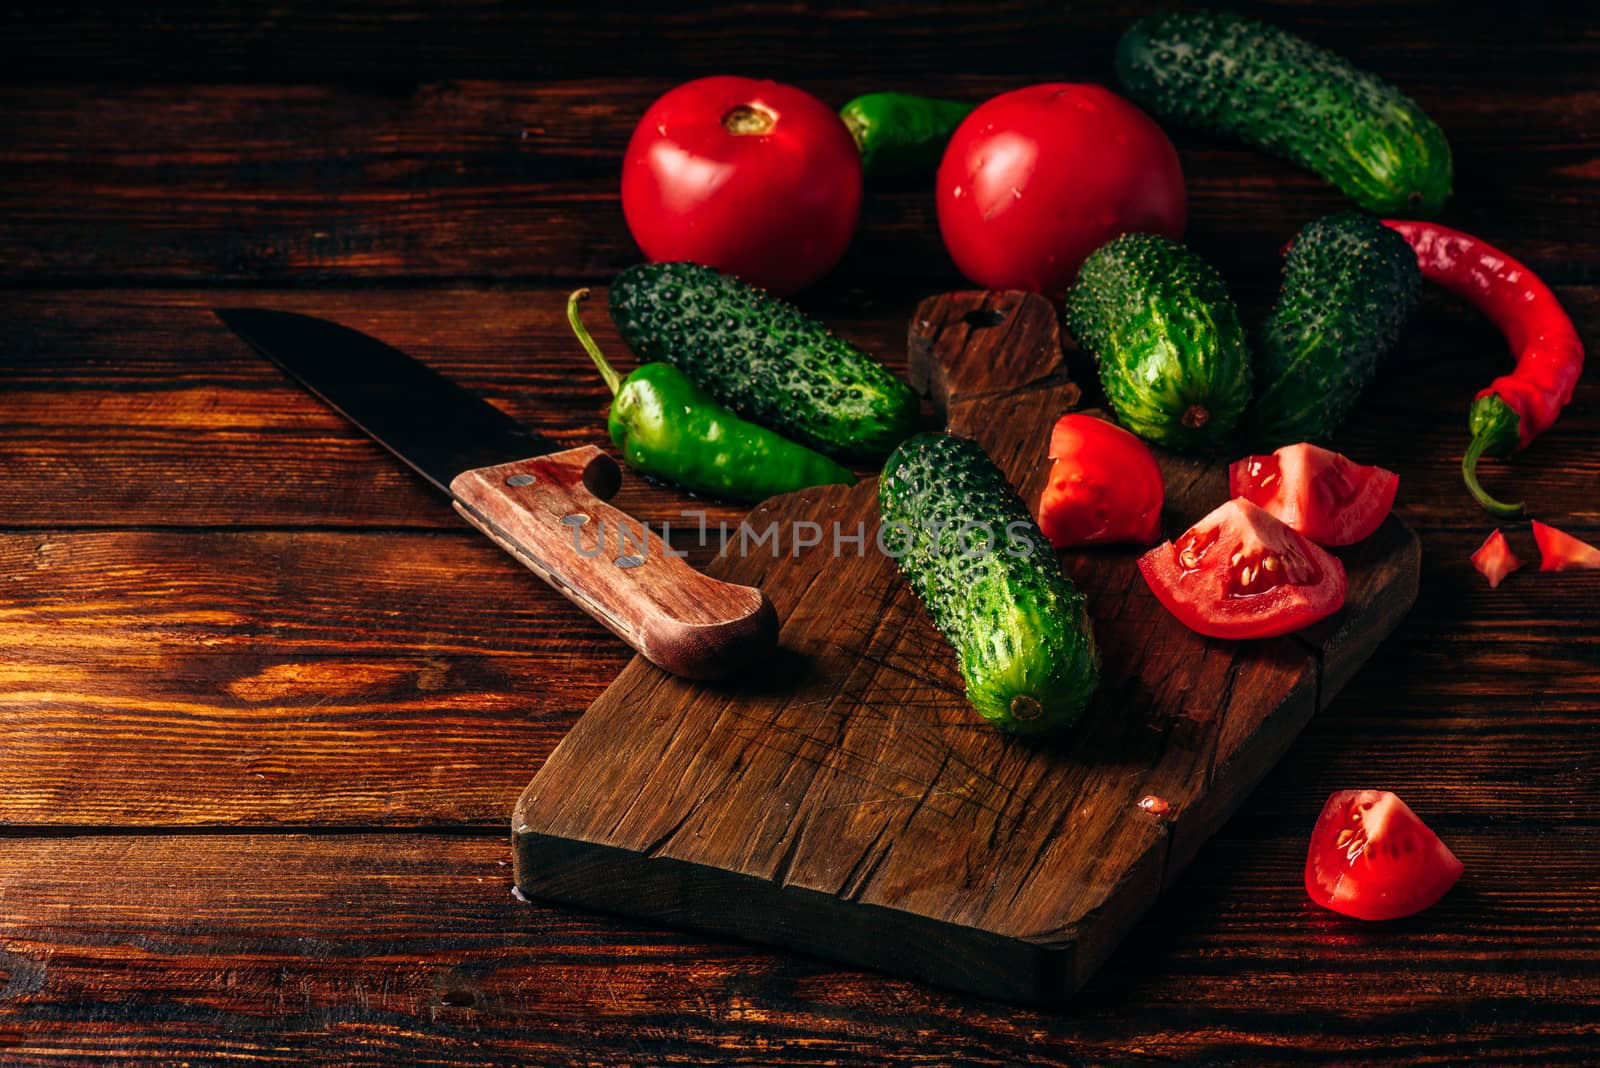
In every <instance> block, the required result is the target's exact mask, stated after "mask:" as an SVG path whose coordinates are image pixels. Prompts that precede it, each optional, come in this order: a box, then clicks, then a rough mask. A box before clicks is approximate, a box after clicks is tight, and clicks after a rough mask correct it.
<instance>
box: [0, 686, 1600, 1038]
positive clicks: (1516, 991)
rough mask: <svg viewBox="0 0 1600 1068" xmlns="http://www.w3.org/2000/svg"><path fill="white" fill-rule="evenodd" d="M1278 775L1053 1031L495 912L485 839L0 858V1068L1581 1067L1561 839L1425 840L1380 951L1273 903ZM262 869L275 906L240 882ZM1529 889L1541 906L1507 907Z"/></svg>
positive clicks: (781, 966) (506, 899)
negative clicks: (1261, 815)
mask: <svg viewBox="0 0 1600 1068" xmlns="http://www.w3.org/2000/svg"><path fill="white" fill-rule="evenodd" d="M1319 718H1320V717H1319ZM1312 729H1313V730H1315V729H1316V727H1315V725H1314V726H1313V728H1312ZM1294 774H1295V771H1294V770H1293V769H1292V768H1284V769H1280V771H1279V772H1277V773H1275V774H1274V775H1273V776H1272V777H1270V778H1269V780H1268V782H1267V783H1266V784H1265V785H1264V787H1263V794H1264V796H1263V797H1262V798H1261V800H1263V801H1264V802H1266V805H1265V806H1264V808H1265V810H1266V811H1267V812H1270V813H1274V815H1272V816H1271V817H1270V818H1268V819H1267V820H1265V821H1259V820H1257V821H1235V822H1234V823H1232V824H1230V825H1229V826H1228V827H1227V828H1226V829H1225V830H1224V831H1223V832H1222V834H1221V835H1220V836H1219V838H1218V839H1217V840H1216V842H1215V843H1213V845H1212V846H1210V847H1208V849H1207V850H1206V852H1205V853H1204V854H1203V855H1202V856H1201V858H1200V859H1199V860H1198V861H1197V862H1196V863H1195V865H1194V866H1193V867H1192V868H1191V869H1190V871H1189V872H1188V874H1186V875H1185V876H1184V877H1183V879H1182V880H1181V881H1180V883H1179V886H1178V887H1177V892H1176V893H1173V894H1170V895H1169V896H1168V898H1167V900H1166V902H1165V904H1164V907H1163V908H1162V909H1160V910H1158V911H1157V912H1155V913H1153V914H1152V916H1151V918H1150V920H1149V921H1148V922H1147V923H1146V924H1144V925H1142V926H1141V928H1140V929H1139V930H1138V931H1137V932H1136V933H1135V934H1134V935H1133V937H1132V938H1131V939H1130V940H1129V942H1128V943H1126V944H1125V945H1124V946H1123V948H1122V949H1121V950H1119V951H1118V952H1117V953H1115V954H1114V955H1113V956H1112V958H1111V960H1110V961H1109V962H1108V963H1107V965H1106V967H1105V968H1104V969H1102V970H1101V972H1100V973H1099V974H1098V975H1097V976H1096V977H1095V978H1094V979H1092V980H1091V981H1090V983H1089V985H1088V986H1087V987H1086V988H1085V989H1084V990H1083V991H1082V992H1081V993H1080V994H1079V996H1078V997H1077V998H1076V999H1075V1001H1074V1002H1073V1006H1072V1010H1071V1012H1069V1013H1040V1012H1035V1011H1029V1010H1024V1009H1017V1008H1013V1007H1010V1006H1004V1005H1000V1004H997V1003H994V1002H989V1001H984V1000H982V999H978V998H973V997H967V996H963V995H956V994H951V993H949V992H946V991H941V990H937V989H934V988H930V987H927V986H925V985H923V984H919V983H915V982H911V981H908V980H899V979H894V978H890V977H886V976H882V975H877V974H873V973H867V972H861V971H854V970H846V969H838V968H834V967H830V966H828V965H825V964H821V963H818V962H816V961H815V960H812V959H809V958H806V957H803V956H798V955H794V954H776V953H771V952H768V951H766V950H762V949H758V948H753V947H748V946H743V945H739V944H736V943H730V942H725V941H720V940H716V941H707V940H705V939H703V938H702V937H698V936H692V935H684V934H675V933H672V932H662V931H657V930H654V929H651V928H647V927H643V926H640V925H636V924H633V923H629V922H626V921H618V920H615V919H610V918H606V917H600V916H596V915H593V914H588V913H584V912H582V911H579V910H574V909H569V908H562V907H556V906H547V905H542V904H538V903H525V902H519V901H517V900H515V899H514V898H513V897H512V895H511V893H510V890H511V883H510V877H509V869H508V867H507V857H506V853H505V845H504V841H503V840H502V839H501V838H500V837H499V836H498V835H497V836H495V837H493V838H471V837H461V836H457V835H439V834H418V835H394V834H386V835H370V834H369V835H359V834H350V835H315V836H305V835H273V836H266V837H262V836H232V835H198V836H197V835H180V836H173V837H138V836H134V837H122V836H95V835H89V836H84V837H76V838H34V839H22V840H8V841H6V842H5V843H4V845H5V848H4V849H0V885H3V886H5V887H6V891H7V894H6V909H5V910H4V912H3V913H0V988H3V989H5V991H6V995H7V996H5V997H3V998H0V1060H4V1062H5V1063H6V1064H7V1066H8V1068H10V1066H12V1065H16V1066H19V1068H23V1066H26V1068H35V1066H41V1065H56V1064H60V1063H70V1062H71V1061H73V1060H84V1059H91V1058H98V1059H100V1060H101V1061H112V1062H114V1063H119V1064H166V1063H172V1062H173V1061H181V1060H187V1061H188V1062H190V1063H191V1064H220V1063H226V1062H228V1061H230V1060H232V1061H237V1060H241V1059H249V1060H251V1061H253V1062H256V1063H262V1064H272V1065H298V1064H305V1063H308V1062H318V1063H391V1062H404V1063H407V1064H446V1065H451V1064H477V1065H481V1064H505V1063H516V1064H592V1065H606V1066H610V1065H617V1064H641V1063H646V1064H658V1063H669V1064H671V1063H696V1064H704V1063H713V1062H714V1063H719V1064H722V1063H726V1064H736V1065H770V1064H772V1063H774V1062H775V1061H783V1062H789V1063H800V1064H817V1065H824V1064H840V1063H845V1064H893V1063H906V1064H919V1065H941V1064H972V1065H983V1066H995V1068H999V1066H1002V1065H1010V1064H1018V1063H1028V1064H1044V1065H1076V1064H1082V1063H1084V1062H1086V1061H1087V1062H1093V1063H1103V1062H1107V1061H1123V1060H1127V1061H1132V1062H1134V1063H1143V1062H1157V1063H1169V1062H1179V1063H1239V1062H1241V1061H1243V1062H1251V1061H1272V1062H1278V1063H1281V1062H1282V1061H1284V1060H1288V1059H1298V1060H1341V1061H1344V1062H1346V1063H1348V1062H1351V1061H1362V1062H1371V1063H1390V1064H1393V1063H1400V1062H1405V1063H1438V1062H1439V1061H1440V1060H1441V1059H1448V1060H1458V1059H1459V1060H1466V1059H1473V1060H1475V1061H1478V1062H1482V1061H1488V1062H1495V1061H1508V1060H1513V1059H1517V1058H1521V1057H1527V1058H1530V1059H1534V1060H1538V1061H1539V1062H1540V1063H1543V1064H1563V1063H1565V1064H1579V1063H1582V1061H1583V1060H1584V1059H1585V1057H1586V1054H1587V1052H1588V1051H1589V1050H1590V1049H1591V1048H1592V1044H1593V1042H1594V1041H1595V1037H1596V1032H1595V1022H1594V1015H1593V1011H1592V1009H1593V1005H1594V998H1593V986H1592V980H1591V978H1590V976H1591V975H1592V971H1593V969H1594V967H1595V964H1596V960H1595V951H1594V943H1595V940H1596V938H1597V937H1600V910H1597V906H1596V901H1597V900H1600V898H1597V896H1596V894H1595V892H1594V891H1595V888H1596V887H1595V882H1594V871H1593V868H1592V865H1589V864H1586V863H1584V862H1583V861H1584V856H1583V853H1582V849H1583V846H1584V844H1585V842H1586V841H1587V839H1586V838H1585V836H1584V834H1585V832H1584V831H1582V830H1580V829H1579V828H1577V827H1574V826H1572V825H1567V826H1564V827H1561V828H1550V829H1548V830H1547V831H1546V832H1545V833H1544V834H1543V835H1541V836H1540V837H1538V838H1536V839H1527V838H1525V837H1523V836H1521V835H1518V834H1515V833H1507V832H1506V831H1505V830H1504V829H1497V828H1494V827H1492V826H1487V825H1485V826H1478V827H1468V826H1466V825H1458V824H1454V823H1451V824H1448V825H1447V826H1446V827H1445V828H1444V833H1445V834H1446V835H1447V837H1449V838H1450V840H1451V844H1452V846H1453V847H1454V848H1456V850H1457V851H1458V853H1459V854H1460V855H1461V857H1462V859H1463V860H1464V861H1465V862H1466V864H1467V865H1468V876H1467V878H1468V880H1469V881H1468V883H1467V885H1465V886H1463V887H1462V890H1461V891H1460V892H1458V893H1457V894H1455V895H1452V896H1451V897H1449V898H1446V899H1445V901H1444V902H1442V903H1441V904H1440V906H1439V907H1438V908H1437V909H1436V910H1435V911H1434V912H1431V913H1429V915H1428V917H1427V919H1426V920H1419V921H1412V922H1410V923H1403V924H1398V925H1391V926H1390V927H1389V928H1388V929H1387V930H1384V931H1381V932H1378V931H1374V930H1373V929H1372V928H1368V927H1361V926H1357V925H1353V924H1350V923H1349V922H1348V921H1342V920H1340V919H1339V918H1337V917H1334V916H1331V915H1329V914H1326V913H1321V912H1319V911H1318V910H1316V909H1315V908H1313V907H1312V906H1311V905H1310V904H1309V903H1308V902H1305V901H1304V900H1303V899H1297V898H1289V897H1287V896H1284V895H1283V894H1282V893H1281V892H1280V890H1279V887H1280V886H1281V885H1283V884H1284V883H1286V882H1293V881H1294V880H1295V879H1296V878H1297V877H1298V869H1299V866H1300V864H1301V862H1302V860H1303V856H1302V854H1301V850H1302V848H1303V841H1302V837H1301V836H1302V834H1303V831H1304V827H1303V826H1302V825H1301V824H1302V823H1305V824H1308V823H1309V821H1310V820H1312V819H1314V818H1315V812H1314V811H1313V812H1311V813H1309V814H1306V813H1303V812H1302V811H1300V806H1299V804H1298V800H1297V799H1298V798H1299V795H1300V788H1299V786H1298V785H1297V784H1296V783H1294V781H1293V778H1292V776H1293V775H1294ZM1274 805H1278V806H1282V807H1273V806H1274ZM1428 814H1429V815H1430V817H1432V816H1433V815H1434V814H1433V813H1428ZM264 857H270V860H271V864H272V871H273V874H274V878H271V879H250V878H244V879H241V878H240V877H239V875H240V872H241V871H247V870H251V869H253V868H255V867H256V866H257V865H259V864H260V863H261V862H262V860H263V858H264ZM1527 865H1534V866H1537V867H1538V868H1539V870H1540V871H1541V872H1542V873H1543V874H1544V876H1545V879H1546V882H1545V885H1544V887H1543V888H1542V891H1541V892H1540V893H1539V894H1537V895H1530V894H1528V893H1525V892H1519V891H1518V890H1516V889H1514V888H1513V887H1514V886H1515V884H1516V878H1517V874H1518V871H1519V869H1520V868H1521V867H1523V866H1527ZM86 886H93V887H94V888H95V893H93V894H85V892H84V888H85V887H86ZM1546 902H1552V903H1554V902H1559V903H1560V904H1561V905H1562V906H1563V912H1562V915H1561V917H1560V920H1559V922H1557V921H1556V920H1555V919H1554V918H1553V917H1552V916H1551V915H1550V914H1549V913H1548V912H1547V911H1546V909H1545V908H1544V907H1543V905H1544V903H1546ZM178 916H181V917H183V918H184V919H183V922H182V923H181V924H177V923H174V919H173V918H174V917H178ZM1217 947H1226V953H1227V957H1226V958H1225V959H1224V958H1219V955H1218V952H1217ZM1130 1005H1131V1006H1137V1010H1136V1011H1130V1010H1129V1008H1128V1006H1130Z"/></svg>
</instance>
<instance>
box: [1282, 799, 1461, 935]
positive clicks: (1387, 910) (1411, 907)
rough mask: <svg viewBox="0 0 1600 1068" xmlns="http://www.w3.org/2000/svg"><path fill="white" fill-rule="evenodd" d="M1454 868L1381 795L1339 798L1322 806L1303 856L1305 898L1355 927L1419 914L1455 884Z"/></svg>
mask: <svg viewBox="0 0 1600 1068" xmlns="http://www.w3.org/2000/svg"><path fill="white" fill-rule="evenodd" d="M1461 872H1462V867H1461V862H1460V861H1459V860H1457V859H1456V858H1455V854H1454V853H1452V852H1450V850H1449V848H1448V847H1447V846H1446V845H1445V844H1444V843H1443V842H1441V841H1439V836H1438V835H1436V834H1434V833H1433V832H1432V831H1431V830H1429V829H1428V825H1427V824H1425V823H1423V822H1422V820H1420V819H1418V818H1417V814H1416V813H1415V812H1412V811H1411V809H1410V808H1409V807H1407V805H1406V803H1405V802H1404V801H1402V800H1400V799H1399V798H1398V797H1396V796H1394V794H1391V793H1389V792H1388V791H1386V790H1341V791H1339V792H1338V793H1336V794H1334V795H1333V796H1332V797H1330V798H1328V803H1327V804H1325V805H1323V806H1322V815H1320V816H1318V817H1317V825H1316V827H1315V828H1314V829H1313V830H1312V832H1311V848H1310V850H1308V851H1307V853H1306V893H1308V894H1310V895H1311V900H1312V901H1315V902H1316V903H1317V904H1319V905H1321V906H1322V907H1323V908H1326V909H1332V910H1333V911H1335V912H1340V913H1343V914H1344V915H1346V916H1354V917H1355V918H1356V919H1358V920H1393V919H1397V918H1399V917H1401V916H1410V915H1411V914H1412V913H1414V912H1421V911H1422V910H1423V909H1425V908H1427V907H1428V906H1429V905H1432V904H1433V903H1434V902H1435V901H1438V900H1439V899H1440V898H1441V897H1443V896H1444V895H1445V891H1447V890H1449V889H1450V888H1451V887H1452V886H1454V885H1455V884H1456V880H1457V879H1459V878H1461Z"/></svg>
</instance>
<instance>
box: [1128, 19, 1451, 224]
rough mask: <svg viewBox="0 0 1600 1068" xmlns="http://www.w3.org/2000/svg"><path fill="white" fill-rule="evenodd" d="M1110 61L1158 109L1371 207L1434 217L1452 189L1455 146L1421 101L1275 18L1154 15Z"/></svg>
mask: <svg viewBox="0 0 1600 1068" xmlns="http://www.w3.org/2000/svg"><path fill="white" fill-rule="evenodd" d="M1116 67H1117V75H1118V77H1120V78H1121V79H1122V83H1123V85H1124V86H1125V87H1126V88H1127V90H1128V94H1129V95H1130V96H1131V97H1133V99H1134V100H1136V101H1137V102H1138V103H1140V104H1142V105H1143V106H1144V107H1146V108H1148V109H1149V110H1150V111H1152V112H1154V113H1155V114H1156V116H1157V117H1159V118H1162V119H1172V120H1176V121H1178V122H1181V123H1184V124H1187V125H1191V126H1196V127H1200V128H1202V129H1208V130H1214V131H1217V132H1219V133H1224V134H1229V135H1232V136H1235V137H1238V138H1241V139H1242V140H1244V141H1246V142H1248V143H1250V144H1252V145H1255V146H1256V147H1258V148H1261V149H1263V150H1265V151H1267V152H1271V153H1273V154H1274V155H1278V156H1282V157H1284V158H1286V159H1289V160H1292V161H1294V162H1296V163H1298V164H1300V165H1301V166H1303V167H1307V168H1309V169H1311V170H1313V171H1315V172H1316V173H1317V174H1320V175H1321V176H1322V177H1323V178H1325V179H1326V180H1327V181H1329V182H1330V183H1332V184H1333V185H1335V186H1337V187H1338V188H1339V189H1340V190H1342V191H1343V192H1344V193H1345V195H1346V196H1348V197H1350V198H1351V199H1352V200H1354V201H1355V202H1356V203H1357V204H1359V205H1360V206H1361V207H1363V208H1365V209H1366V210H1367V211H1371V212H1375V213H1377V214H1380V215H1416V216H1421V217H1423V218H1431V217H1432V216H1434V215H1437V214H1438V213H1439V211H1440V209H1442V208H1443V207H1444V203H1445V201H1446V200H1448V199H1449V197H1450V181H1451V170H1450V144H1449V142H1448V141H1446V140H1445V136H1444V132H1443V131H1442V130H1440V129H1439V127H1438V126H1437V125H1436V124H1435V123H1434V121H1433V120H1432V119H1430V118H1428V116H1427V115H1425V114H1424V113H1423V111H1422V109H1421V108H1419V107H1417V105H1416V104H1415V103H1414V102H1413V101H1412V100H1411V99H1410V98H1409V97H1407V96H1406V95H1405V94H1403V93H1401V92H1400V91H1399V90H1398V89H1396V88H1395V87H1394V86H1392V85H1390V84H1388V83H1387V82H1385V81H1383V80H1382V79H1381V78H1378V77H1377V76H1375V75H1372V74H1368V73H1367V72H1365V71H1362V70H1357V69H1356V68H1355V67H1353V66H1351V65H1350V64H1349V62H1347V61H1346V60H1345V59H1343V58H1342V57H1340V56H1338V55H1336V54H1334V53H1333V52H1330V51H1328V50H1327V49H1325V48H1319V47H1318V46H1316V45H1314V44H1312V43H1311V42H1309V41H1306V40H1304V39H1303V38H1300V37H1296V36H1295V35H1294V34H1292V33H1289V32H1287V31H1285V30H1281V29H1278V28H1277V27H1275V26H1270V25H1267V24H1266V23H1261V22H1255V21H1252V20H1250V19H1244V18H1240V17H1239V16H1237V15H1227V14H1221V13H1217V12H1207V11H1185V12H1166V13H1162V14H1157V15H1151V16H1149V17H1147V18H1144V19H1141V20H1139V21H1138V22H1136V23H1134V24H1133V26H1132V27H1131V28H1129V30H1128V31H1127V32H1126V33H1125V34H1123V35H1122V40H1121V41H1120V42H1118V44H1117V56H1116Z"/></svg>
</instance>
